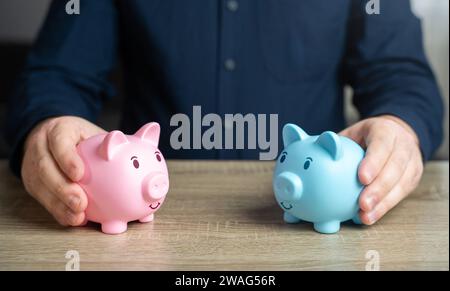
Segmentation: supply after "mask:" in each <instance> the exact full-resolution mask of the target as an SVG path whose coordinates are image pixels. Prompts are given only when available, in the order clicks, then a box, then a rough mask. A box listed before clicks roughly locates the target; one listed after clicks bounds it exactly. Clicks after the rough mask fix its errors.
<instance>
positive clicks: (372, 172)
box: [340, 115, 423, 225]
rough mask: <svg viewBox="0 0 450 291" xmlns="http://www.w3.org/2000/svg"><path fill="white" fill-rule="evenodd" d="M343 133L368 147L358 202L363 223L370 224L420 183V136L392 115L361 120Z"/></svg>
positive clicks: (363, 162)
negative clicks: (362, 187)
mask: <svg viewBox="0 0 450 291" xmlns="http://www.w3.org/2000/svg"><path fill="white" fill-rule="evenodd" d="M340 134H341V135H344V136H347V137H349V138H351V139H353V140H354V141H356V142H357V143H359V144H360V145H361V146H362V147H363V148H366V155H365V157H364V159H363V160H362V161H361V164H360V166H359V170H358V177H359V180H360V181H361V183H362V184H363V185H365V186H366V187H365V188H364V190H363V191H362V193H361V195H360V198H359V205H360V208H361V212H360V218H361V221H362V223H364V224H367V225H371V224H373V223H375V222H376V221H378V220H379V219H380V218H381V217H383V215H385V214H386V213H387V212H388V211H389V210H391V209H392V208H393V207H394V206H395V205H397V204H398V203H399V202H400V201H401V200H403V199H404V198H405V197H407V196H408V195H409V194H410V193H411V192H412V191H413V190H414V189H415V188H416V187H417V185H418V183H419V181H420V178H421V176H422V173H423V160H422V154H421V152H420V148H419V140H418V138H417V135H416V134H415V132H414V131H413V129H412V128H411V127H410V126H409V125H408V124H406V123H405V122H404V121H403V120H401V119H400V118H398V117H395V116H391V115H383V116H378V117H373V118H368V119H365V120H362V121H360V122H358V123H356V124H354V125H352V126H350V127H348V128H347V129H345V130H343V131H342V132H340Z"/></svg>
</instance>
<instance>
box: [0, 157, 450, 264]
mask: <svg viewBox="0 0 450 291" xmlns="http://www.w3.org/2000/svg"><path fill="white" fill-rule="evenodd" d="M272 168H273V163H272V162H258V161H255V162H253V161H252V162H218V161H171V162H169V169H170V172H171V189H170V192H169V197H168V199H167V200H166V203H165V204H164V205H163V207H162V208H161V210H160V211H159V212H157V214H156V215H155V221H154V222H151V223H148V224H139V223H130V224H129V229H128V231H127V232H126V233H124V234H121V235H115V236H112V235H105V234H103V233H101V232H100V231H99V227H98V225H96V224H89V225H88V226H87V227H77V228H63V227H60V226H58V225H57V224H56V223H55V222H54V221H53V219H52V218H51V217H50V215H49V214H47V213H46V211H45V210H44V209H43V208H42V207H41V206H40V205H39V204H38V203H36V202H35V201H34V200H33V199H32V198H30V197H29V196H28V195H27V194H26V193H25V191H24V190H23V187H22V186H21V184H20V182H19V181H18V180H17V179H16V178H14V177H13V176H12V175H11V174H10V173H9V171H8V168H7V164H6V161H0V177H1V178H0V270H46V269H50V270H65V268H66V264H67V263H68V262H70V263H72V262H73V260H70V259H67V258H66V253H67V252H68V251H70V250H74V251H76V252H77V253H78V254H79V259H80V265H79V266H80V269H81V270H93V269H95V270H97V269H102V270H103V269H106V270H122V269H131V270H199V269H206V270H322V269H331V270H341V269H344V270H347V269H353V270H365V269H366V268H369V269H370V268H375V269H377V265H376V263H377V262H379V268H380V269H381V270H403V269H407V270H409V269H427V270H428V269H433V270H435V269H440V270H448V269H449V263H448V260H449V200H448V198H449V197H448V189H449V178H448V174H449V171H448V170H449V164H448V162H432V163H429V164H428V165H427V167H426V171H425V174H424V177H423V180H422V183H421V184H420V186H419V187H418V189H417V190H416V191H415V192H414V193H412V194H411V196H410V197H409V198H408V199H406V200H405V201H403V202H402V203H401V204H400V205H399V206H397V207H396V208H395V209H394V210H393V211H391V212H390V213H389V214H388V215H387V216H385V217H384V218H383V219H382V220H381V221H379V222H378V223H377V224H376V225H375V226H372V227H365V226H354V225H352V224H346V225H343V227H342V229H341V231H340V232H339V233H338V234H333V235H322V234H318V233H316V232H314V231H313V230H312V226H311V225H310V224H308V223H301V224H297V225H287V224H285V223H284V222H283V221H282V218H281V214H282V212H281V209H280V208H279V207H278V206H277V205H276V203H275V200H274V198H273V193H272V190H271V189H272V187H271V174H272ZM70 254H71V253H70V252H69V253H67V255H68V257H70ZM71 266H72V267H73V266H74V265H72V264H69V267H71ZM374 266H375V267H374Z"/></svg>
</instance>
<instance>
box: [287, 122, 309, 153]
mask: <svg viewBox="0 0 450 291" xmlns="http://www.w3.org/2000/svg"><path fill="white" fill-rule="evenodd" d="M307 137H309V135H308V134H307V133H306V132H305V131H304V130H303V129H301V128H300V127H298V126H297V125H295V124H292V123H288V124H286V125H285V126H284V127H283V143H284V146H285V147H287V146H288V145H290V144H291V143H293V142H295V141H299V140H303V139H305V138H307Z"/></svg>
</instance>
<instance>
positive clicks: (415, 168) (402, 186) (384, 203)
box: [360, 153, 423, 225]
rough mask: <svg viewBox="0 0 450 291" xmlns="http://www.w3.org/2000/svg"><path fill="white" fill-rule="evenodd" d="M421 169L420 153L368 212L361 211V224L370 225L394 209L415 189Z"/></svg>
mask: <svg viewBox="0 0 450 291" xmlns="http://www.w3.org/2000/svg"><path fill="white" fill-rule="evenodd" d="M422 172H423V167H422V162H421V160H420V153H419V154H415V155H414V157H412V159H411V162H410V163H408V166H407V167H406V169H405V171H404V172H403V175H402V177H401V178H400V180H399V181H398V182H397V183H396V185H395V186H394V187H393V188H392V189H391V191H389V192H388V193H387V194H386V195H385V196H384V197H383V198H382V199H381V200H380V201H379V202H378V203H377V204H376V205H375V207H374V208H373V209H372V210H370V211H364V210H362V211H361V213H360V218H361V221H362V223H364V224H367V225H371V224H373V223H375V222H376V221H378V220H379V219H380V218H381V217H383V216H384V215H385V214H386V213H387V212H388V211H389V210H391V209H392V208H393V207H395V206H396V205H397V204H398V203H399V202H400V201H401V200H403V199H404V198H405V197H406V196H408V194H409V193H410V192H411V191H412V190H413V189H415V187H416V186H417V184H418V183H419V181H420V177H421V176H422Z"/></svg>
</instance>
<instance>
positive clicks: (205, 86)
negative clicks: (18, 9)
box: [6, 0, 443, 174]
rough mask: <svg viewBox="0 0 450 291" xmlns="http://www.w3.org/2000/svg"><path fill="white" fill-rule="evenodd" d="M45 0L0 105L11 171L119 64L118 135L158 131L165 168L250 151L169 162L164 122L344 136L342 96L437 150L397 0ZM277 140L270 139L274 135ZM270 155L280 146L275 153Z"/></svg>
mask: <svg viewBox="0 0 450 291" xmlns="http://www.w3.org/2000/svg"><path fill="white" fill-rule="evenodd" d="M66 3H67V1H65V0H56V1H53V3H52V5H51V8H50V10H49V14H48V17H47V19H46V21H45V23H44V25H43V27H42V29H41V31H40V34H39V37H38V39H37V41H36V43H35V45H34V47H33V49H32V51H31V53H30V55H29V58H28V61H27V64H26V68H25V69H24V71H23V74H22V75H21V77H20V79H19V82H18V86H17V90H16V91H15V94H14V95H13V97H12V98H11V106H10V110H9V118H8V122H7V128H6V129H7V138H8V140H9V141H10V142H11V143H12V145H13V153H12V156H11V165H12V168H13V170H14V171H15V173H16V174H18V173H19V168H20V164H21V157H22V152H23V149H22V146H23V140H24V137H25V136H26V134H27V133H28V132H29V130H30V129H31V128H32V127H33V126H34V125H35V124H36V123H37V122H38V121H40V120H42V119H44V118H47V117H51V116H60V115H76V116H80V117H83V118H86V119H88V120H91V121H95V120H96V117H97V116H98V114H99V112H100V110H101V109H102V103H103V101H104V100H105V99H107V98H112V97H113V96H114V90H113V88H112V86H111V84H110V82H109V81H108V76H109V74H110V72H111V71H112V70H113V69H114V67H115V66H116V65H117V63H118V60H120V62H121V64H122V69H123V75H124V82H125V91H126V99H125V102H124V103H123V107H122V118H121V129H122V130H123V131H125V132H126V133H132V132H134V131H135V130H136V129H138V128H139V127H140V126H141V125H142V124H144V123H146V122H148V121H157V122H159V123H160V124H161V127H162V131H161V132H162V135H161V140H160V148H161V150H162V151H163V153H164V154H165V156H166V157H168V158H234V159H243V158H249V159H252V158H257V157H258V153H259V151H258V150H178V151H177V150H173V149H172V148H171V146H170V143H169V137H170V133H171V132H172V130H174V128H173V127H170V126H169V121H170V117H171V116H172V115H173V114H175V113H186V114H188V115H191V114H192V107H193V106H194V105H201V106H202V112H203V113H204V114H207V113H217V114H219V115H221V116H223V115H224V114H225V113H242V114H246V113H254V114H258V113H261V114H271V113H274V114H279V127H280V129H281V127H282V126H283V124H285V123H287V122H291V123H296V124H298V125H300V126H301V127H302V128H304V129H305V130H306V131H307V132H309V133H311V134H317V133H320V132H322V131H324V130H333V131H339V130H341V129H342V128H344V127H345V120H344V110H343V104H344V102H343V87H344V86H345V85H347V84H348V85H350V86H352V87H353V90H354V104H355V105H356V107H357V109H358V110H359V112H360V115H361V118H367V117H370V116H376V115H380V114H393V115H396V116H398V117H400V118H402V119H403V120H404V121H406V122H407V123H408V124H410V125H411V126H412V128H413V129H414V130H415V131H416V133H417V134H418V136H419V139H420V146H421V149H422V152H423V155H424V157H425V159H427V158H429V157H430V155H431V154H432V152H433V151H434V150H435V149H436V148H437V146H438V145H439V144H440V141H441V139H442V128H441V124H442V115H443V105H442V101H441V97H440V93H439V91H438V88H437V85H436V81H435V78H434V76H433V74H432V72H431V70H430V67H429V64H428V62H427V60H426V58H425V55H424V51H423V44H422V33H421V25H420V21H419V20H418V18H416V17H415V16H414V15H413V14H412V12H411V8H410V6H409V1H408V0H389V1H381V3H380V5H381V11H380V12H381V13H380V14H372V15H369V14H368V13H367V12H366V9H365V6H366V3H367V1H362V0H356V1H351V0H333V1H329V0H235V1H231V2H230V1H225V0H223V1H222V0H214V1H213V0H208V1H206V0H190V1H185V0H153V1H150V0H145V1H144V0H117V1H112V0H95V1H92V0H91V1H84V0H81V3H80V4H81V5H80V8H81V10H80V14H79V15H68V14H67V13H66V12H65V5H66ZM280 129H279V132H281V130H280ZM280 147H281V144H280Z"/></svg>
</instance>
